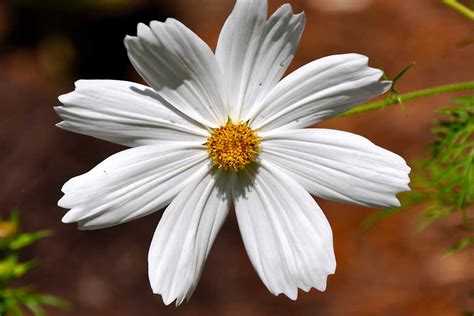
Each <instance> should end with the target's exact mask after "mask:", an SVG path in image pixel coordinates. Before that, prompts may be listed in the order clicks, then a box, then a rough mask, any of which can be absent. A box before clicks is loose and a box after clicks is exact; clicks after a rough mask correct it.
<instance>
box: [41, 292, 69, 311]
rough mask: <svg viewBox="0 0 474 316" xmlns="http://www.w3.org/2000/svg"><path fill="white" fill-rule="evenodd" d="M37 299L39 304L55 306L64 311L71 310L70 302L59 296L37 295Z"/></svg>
mask: <svg viewBox="0 0 474 316" xmlns="http://www.w3.org/2000/svg"><path fill="white" fill-rule="evenodd" d="M35 298H36V300H37V302H38V303H41V304H43V305H48V306H53V307H56V308H60V309H64V310H69V309H71V304H70V303H69V302H68V301H66V300H64V299H61V298H59V297H57V296H53V295H46V294H37V295H35Z"/></svg>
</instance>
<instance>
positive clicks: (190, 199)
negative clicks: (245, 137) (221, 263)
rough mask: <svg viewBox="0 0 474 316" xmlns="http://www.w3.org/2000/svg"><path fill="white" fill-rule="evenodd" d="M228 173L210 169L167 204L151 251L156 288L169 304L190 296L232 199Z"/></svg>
mask: <svg viewBox="0 0 474 316" xmlns="http://www.w3.org/2000/svg"><path fill="white" fill-rule="evenodd" d="M229 187H230V186H229V182H228V181H227V175H226V174H218V173H217V174H215V173H214V172H213V171H211V172H209V173H208V174H207V175H206V176H205V177H204V178H202V177H200V178H197V179H196V180H195V181H193V182H192V183H190V184H189V185H188V186H187V187H186V188H185V189H184V190H183V191H182V192H181V193H180V194H179V195H178V196H177V197H176V198H175V199H174V200H173V202H171V204H170V205H169V206H168V208H166V210H165V213H164V214H163V217H162V218H161V220H160V223H159V224H158V227H157V228H156V231H155V235H154V236H153V241H152V243H151V246H150V252H149V254H148V275H149V278H150V284H151V287H152V289H153V292H154V293H156V294H160V295H161V296H162V298H163V301H164V303H165V304H166V305H168V304H170V303H171V302H173V301H174V300H176V305H179V304H181V303H182V302H183V301H184V300H185V299H189V298H190V297H191V295H192V294H193V292H194V289H195V288H196V285H197V283H198V281H199V277H200V275H201V272H202V269H203V266H204V262H205V261H206V258H207V255H208V254H209V250H210V249H211V246H212V244H213V242H214V239H215V238H216V235H217V233H218V231H219V229H220V228H221V226H222V224H223V222H224V220H225V218H226V216H227V213H228V211H229V207H230V202H231V201H232V199H231V196H230V193H229Z"/></svg>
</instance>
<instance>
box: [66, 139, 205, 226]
mask: <svg viewBox="0 0 474 316" xmlns="http://www.w3.org/2000/svg"><path fill="white" fill-rule="evenodd" d="M209 168H210V167H209V166H208V165H207V153H206V151H205V150H204V149H203V148H201V147H200V146H198V145H193V146H192V145H190V144H184V143H182V144H165V145H148V146H140V147H135V148H131V149H127V150H124V151H122V152H119V153H117V154H115V155H113V156H110V157H109V158H107V159H106V160H104V161H103V162H101V163H100V164H98V165H97V166H96V167H95V168H93V169H92V170H91V171H89V172H87V173H85V174H83V175H80V176H78V177H75V178H72V179H71V180H69V181H68V182H66V184H64V186H63V188H62V191H63V192H64V196H63V198H62V199H61V200H59V202H58V205H59V206H61V207H63V208H70V209H71V210H70V211H69V212H68V213H67V214H66V215H65V216H64V217H63V222H65V223H71V222H78V224H79V228H81V229H98V228H104V227H109V226H113V225H118V224H121V223H124V222H128V221H131V220H133V219H136V218H140V217H143V216H145V215H148V214H150V213H152V212H155V211H157V210H159V209H161V208H163V207H164V206H166V205H167V204H169V203H170V202H171V200H172V199H173V198H174V197H175V196H176V195H177V194H178V193H179V192H180V191H181V189H183V188H184V187H185V185H186V184H187V183H189V182H190V181H192V180H193V179H194V177H196V176H199V175H200V174H202V173H203V172H206V171H207V170H209Z"/></svg>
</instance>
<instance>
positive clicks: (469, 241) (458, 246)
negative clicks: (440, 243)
mask: <svg viewBox="0 0 474 316" xmlns="http://www.w3.org/2000/svg"><path fill="white" fill-rule="evenodd" d="M473 243H474V237H467V238H464V239H463V240H461V241H459V242H457V243H455V244H454V245H453V246H451V247H449V248H448V249H446V251H445V252H444V256H450V255H452V254H453V253H455V252H457V251H459V250H462V249H464V248H466V247H468V246H470V245H472V244H473Z"/></svg>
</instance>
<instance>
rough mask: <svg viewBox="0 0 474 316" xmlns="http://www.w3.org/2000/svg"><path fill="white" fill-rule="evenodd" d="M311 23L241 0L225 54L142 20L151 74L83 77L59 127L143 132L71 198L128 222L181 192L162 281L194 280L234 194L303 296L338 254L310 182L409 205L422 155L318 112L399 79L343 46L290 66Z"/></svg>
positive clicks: (240, 211) (245, 223)
mask: <svg viewBox="0 0 474 316" xmlns="http://www.w3.org/2000/svg"><path fill="white" fill-rule="evenodd" d="M304 24H305V17H304V14H293V12H292V9H291V7H290V6H289V5H288V4H286V5H283V6H282V7H280V8H279V9H278V10H277V11H276V12H275V13H274V14H273V15H272V16H271V17H270V18H268V19H267V1H266V0H255V1H248V0H237V2H236V5H235V8H234V10H233V11H232V13H231V15H230V16H229V18H228V19H227V21H226V22H225V25H224V27H223V29H222V31H221V33H220V36H219V40H218V44H217V48H216V51H215V54H214V53H213V52H212V50H211V49H210V48H209V47H208V46H207V45H206V44H205V43H204V42H203V41H202V40H201V39H200V38H199V37H198V36H197V35H196V34H194V33H193V32H192V31H191V30H189V29H188V28H186V27H185V26H184V25H183V24H181V23H180V22H178V21H176V20H174V19H168V20H166V22H163V23H162V22H157V21H153V22H151V23H150V25H149V26H147V25H145V24H139V25H138V32H137V33H138V35H137V36H136V37H133V36H127V37H125V46H126V48H127V52H128V56H129V58H130V60H131V62H132V64H133V65H134V67H135V69H136V70H137V71H138V73H139V74H140V75H141V76H142V77H143V79H144V80H145V81H146V82H147V83H148V84H149V86H150V87H147V86H144V85H141V84H137V83H132V82H125V81H115V80H79V81H78V82H76V88H75V90H74V91H73V92H71V93H69V94H66V95H62V96H60V97H59V100H60V101H61V103H62V104H63V106H60V107H57V108H56V111H57V113H58V114H59V115H60V116H61V118H62V119H63V121H62V122H61V123H59V124H58V126H59V127H61V128H63V129H66V130H69V131H73V132H76V133H80V134H84V135H90V136H93V137H97V138H100V139H104V140H107V141H111V142H114V143H118V144H122V145H125V146H129V147H132V148H131V149H127V150H124V151H122V152H119V153H117V154H115V155H112V156H111V157H109V158H108V159H106V160H104V161H103V162H102V163H100V164H98V165H97V166H96V167H95V168H93V169H92V170H91V171H89V172H87V173H85V174H83V175H80V176H78V177H75V178H73V179H71V180H69V181H68V182H67V183H66V184H65V185H64V186H63V188H62V191H63V192H64V196H63V197H62V199H61V200H60V201H59V203H58V204H59V206H61V207H64V208H67V209H70V211H69V212H68V213H67V214H66V215H65V216H64V218H63V222H65V223H71V222H77V223H78V225H79V228H80V229H85V230H88V229H98V228H105V227H110V226H114V225H117V224H121V223H125V222H128V221H131V220H134V219H137V218H140V217H143V216H145V215H149V214H151V213H153V212H156V211H158V210H160V209H162V208H164V207H166V206H167V205H168V204H169V205H168V206H167V207H166V209H165V211H164V214H163V216H162V218H161V220H160V221H159V224H158V227H157V229H156V232H155V234H154V236H153V240H152V243H151V247H150V251H149V256H148V266H149V269H148V270H149V278H150V284H151V287H152V289H153V292H154V293H157V294H161V295H162V297H163V301H164V302H165V304H170V303H171V302H173V301H176V304H180V303H182V302H183V301H184V300H185V299H189V298H190V296H191V295H192V293H193V291H194V289H195V287H196V285H197V283H198V280H199V277H200V274H201V271H202V269H203V265H204V262H205V260H206V257H207V256H208V254H209V251H210V249H211V246H212V244H213V242H214V239H215V238H216V235H217V233H218V231H219V229H220V228H221V226H222V224H223V222H224V220H225V218H226V216H227V214H228V212H229V210H230V209H231V208H232V205H233V206H234V209H235V212H236V217H237V220H238V225H239V229H240V232H241V235H242V239H243V241H244V245H245V248H246V250H247V253H248V255H249V257H250V260H251V262H252V264H253V267H254V268H255V270H256V271H257V273H258V275H259V276H260V278H261V280H262V281H263V283H264V284H265V285H266V287H267V288H268V290H269V291H270V292H271V293H273V294H275V295H278V294H280V293H283V294H285V295H286V296H288V297H289V298H291V299H296V297H297V294H298V288H300V289H303V290H304V291H309V289H311V288H316V289H318V290H320V291H324V290H325V288H326V281H327V277H328V275H330V274H333V273H334V272H335V268H336V260H335V256H334V250H333V240H332V232H331V227H330V226H329V223H328V221H327V219H326V217H325V216H324V214H323V212H322V211H321V209H320V208H319V206H318V204H317V203H316V202H315V200H314V199H313V198H312V197H311V195H310V194H312V195H315V196H318V197H321V198H326V199H330V200H336V201H341V202H348V203H354V204H358V205H364V206H370V207H393V206H399V202H398V200H397V198H396V194H397V193H398V192H401V191H407V190H409V187H408V182H409V178H408V173H409V171H410V168H409V167H408V166H407V165H406V163H405V161H404V160H403V158H401V157H400V156H398V155H396V154H394V153H392V152H390V151H387V150H385V149H383V148H380V147H378V146H376V145H374V144H373V143H371V142H370V141H369V140H367V139H365V138H364V137H361V136H358V135H354V134H351V133H347V132H342V131H336V130H330V129H322V128H306V127H309V126H312V125H314V124H316V123H318V122H320V121H322V120H324V119H326V118H329V117H332V116H334V115H337V114H339V113H342V112H344V111H346V110H348V109H350V108H351V107H353V106H355V105H358V104H360V103H363V102H365V101H367V100H369V99H371V98H373V97H375V96H378V95H380V94H382V93H384V92H386V91H387V90H388V89H389V88H390V86H391V82H390V81H380V77H381V75H382V72H381V71H380V70H378V69H374V68H370V67H369V66H368V65H367V63H368V59H367V57H365V56H362V55H358V54H343V55H335V56H329V57H324V58H321V59H318V60H315V61H313V62H311V63H309V64H306V65H304V66H303V67H301V68H300V69H298V70H296V71H295V72H293V73H291V74H289V75H288V76H286V77H285V78H283V79H282V76H283V74H284V72H285V71H286V69H287V67H288V65H289V64H290V62H291V60H292V58H293V56H294V54H295V50H296V48H297V46H298V42H299V39H300V36H301V33H302V31H303V27H304Z"/></svg>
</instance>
